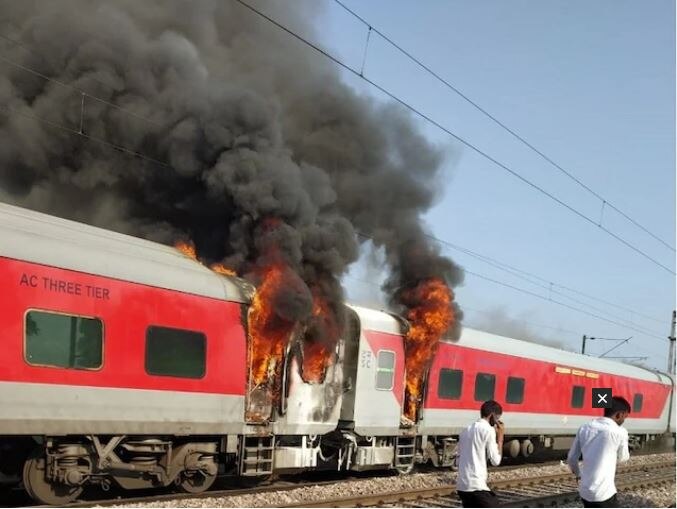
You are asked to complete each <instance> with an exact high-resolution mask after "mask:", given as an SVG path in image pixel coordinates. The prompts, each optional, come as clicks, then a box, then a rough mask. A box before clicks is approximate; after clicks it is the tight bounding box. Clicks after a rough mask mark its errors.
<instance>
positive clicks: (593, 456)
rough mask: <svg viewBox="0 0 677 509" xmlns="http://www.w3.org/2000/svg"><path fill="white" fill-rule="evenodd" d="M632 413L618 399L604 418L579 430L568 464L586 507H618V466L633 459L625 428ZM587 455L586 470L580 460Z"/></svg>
mask: <svg viewBox="0 0 677 509" xmlns="http://www.w3.org/2000/svg"><path fill="white" fill-rule="evenodd" d="M629 413H630V403H628V402H627V401H626V400H625V399H623V398H621V397H618V396H614V397H613V398H611V407H610V408H605V409H604V417H600V418H598V419H593V420H592V421H590V422H589V423H587V424H584V425H583V426H581V427H580V429H579V430H578V433H577V434H576V438H575V439H574V443H573V444H572V445H571V449H570V450H569V456H568V458H567V462H568V463H569V467H570V468H571V471H572V472H573V473H574V475H575V476H576V479H578V480H579V481H580V482H579V485H578V492H579V493H580V495H581V500H583V507H618V499H617V498H616V485H615V484H614V478H615V477H616V463H618V462H622V461H627V460H628V459H629V458H630V452H629V450H628V430H626V429H625V428H622V427H621V425H622V424H623V421H625V418H626V417H627V416H628V414H629ZM581 455H582V456H583V467H582V468H579V466H578V460H579V458H580V457H581Z"/></svg>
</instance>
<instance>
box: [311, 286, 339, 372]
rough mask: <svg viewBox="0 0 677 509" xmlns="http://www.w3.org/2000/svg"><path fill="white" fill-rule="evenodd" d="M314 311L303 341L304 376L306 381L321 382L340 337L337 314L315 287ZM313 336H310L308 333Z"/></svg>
mask: <svg viewBox="0 0 677 509" xmlns="http://www.w3.org/2000/svg"><path fill="white" fill-rule="evenodd" d="M312 293H313V312H312V316H311V318H310V320H309V324H308V328H307V329H306V337H305V338H304V342H303V369H302V376H303V379H304V380H305V381H306V382H311V383H321V382H322V380H324V375H325V372H326V370H327V367H328V366H329V365H330V364H331V362H332V353H333V352H334V350H335V348H336V343H337V342H338V339H339V327H338V323H337V320H336V315H335V313H334V311H333V310H332V308H331V306H330V305H329V301H328V300H327V299H326V298H325V297H324V296H322V295H320V293H319V290H317V289H313V292H312ZM309 334H310V335H311V336H313V337H308V335H309Z"/></svg>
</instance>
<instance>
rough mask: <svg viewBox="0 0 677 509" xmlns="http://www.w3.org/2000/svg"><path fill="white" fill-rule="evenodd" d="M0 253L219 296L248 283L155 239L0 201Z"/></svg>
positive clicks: (234, 293)
mask: <svg viewBox="0 0 677 509" xmlns="http://www.w3.org/2000/svg"><path fill="white" fill-rule="evenodd" d="M0 238H1V239H2V242H0V256H1V257H6V258H13V259H17V260H24V261H28V262H33V263H39V264H41V265H49V266H52V267H59V268H63V269H69V270H75V271H78V272H84V273H87V274H96V275H100V276H106V277H111V278H114V279H119V280H123V281H130V282H134V283H140V284H144V285H149V286H155V287H159V288H166V289H168V290H177V291H180V292H186V293H192V294H195V295H202V296H205V297H212V298H215V299H221V300H230V301H237V302H246V301H247V300H248V297H247V295H248V294H249V293H250V290H249V285H248V284H247V283H246V282H245V281H243V280H241V279H239V278H235V277H228V276H222V275H220V274H216V273H214V272H212V271H211V270H209V269H208V268H207V267H205V266H203V265H202V264H201V263H198V262H196V261H194V260H192V259H190V258H188V257H187V256H185V255H184V254H182V253H180V252H179V251H177V250H176V249H174V248H172V247H168V246H164V245H161V244H157V243H155V242H150V241H147V240H143V239H139V238H136V237H132V236H130V235H123V234H121V233H115V232H112V231H109V230H104V229H102V228H96V227H93V226H88V225H85V224H82V223H77V222H75V221H69V220H66V219H60V218H57V217H54V216H50V215H47V214H41V213H39V212H34V211H31V210H27V209H24V208H20V207H15V206H12V205H7V204H4V203H0Z"/></svg>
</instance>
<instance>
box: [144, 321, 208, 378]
mask: <svg viewBox="0 0 677 509" xmlns="http://www.w3.org/2000/svg"><path fill="white" fill-rule="evenodd" d="M206 354H207V337H206V336H205V335H204V334H203V333H201V332H195V331H190V330H183V329H172V328H169V327H158V326H151V327H148V329H147V330H146V373H148V374H150V375H160V376H176V377H181V378H202V377H203V376H204V375H205V364H206Z"/></svg>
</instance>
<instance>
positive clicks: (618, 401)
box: [604, 396, 630, 426]
mask: <svg viewBox="0 0 677 509" xmlns="http://www.w3.org/2000/svg"><path fill="white" fill-rule="evenodd" d="M628 414H630V403H628V400H627V399H625V398H621V397H620V396H614V397H613V398H611V406H610V407H609V408H605V409H604V417H608V418H609V419H613V420H614V421H615V422H616V424H618V425H619V426H620V425H622V424H623V421H625V419H626V418H627V417H628Z"/></svg>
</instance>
